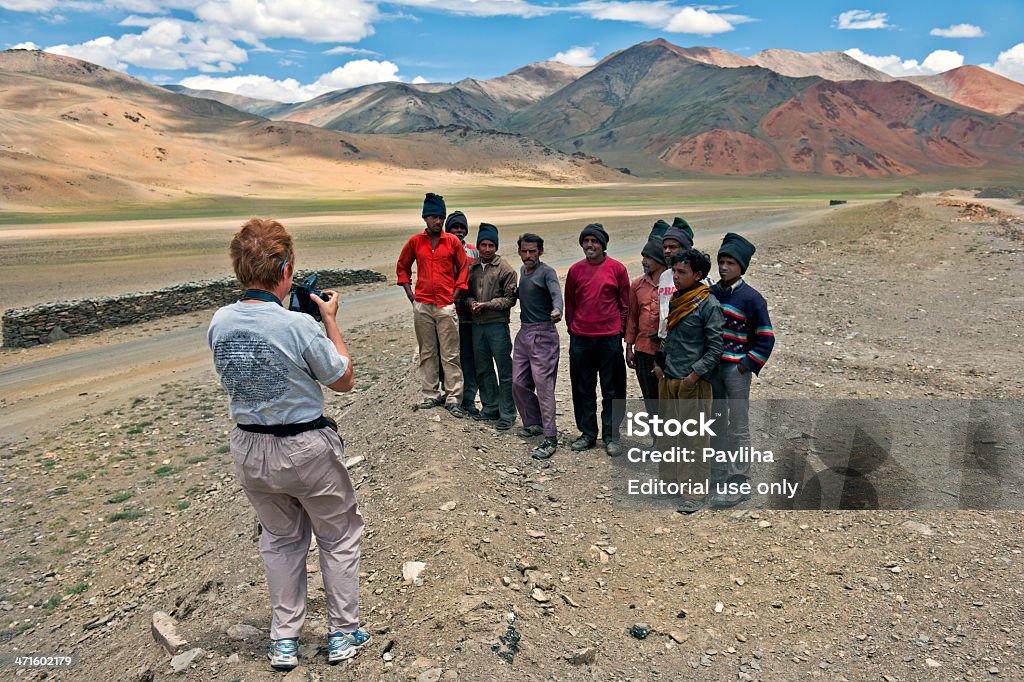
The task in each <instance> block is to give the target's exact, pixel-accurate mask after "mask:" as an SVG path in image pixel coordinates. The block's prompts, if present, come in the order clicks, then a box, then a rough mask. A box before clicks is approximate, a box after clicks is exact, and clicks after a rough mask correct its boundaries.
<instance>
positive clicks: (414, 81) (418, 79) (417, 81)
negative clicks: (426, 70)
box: [412, 76, 430, 85]
mask: <svg viewBox="0 0 1024 682" xmlns="http://www.w3.org/2000/svg"><path fill="white" fill-rule="evenodd" d="M429 82H430V81H428V80H427V79H426V78H424V77H423V76H416V77H415V78H413V79H412V84H413V85H423V84H424V83H429Z"/></svg>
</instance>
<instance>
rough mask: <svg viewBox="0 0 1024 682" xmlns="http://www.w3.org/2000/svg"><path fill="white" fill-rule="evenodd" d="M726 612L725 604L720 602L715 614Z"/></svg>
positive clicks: (716, 605)
mask: <svg viewBox="0 0 1024 682" xmlns="http://www.w3.org/2000/svg"><path fill="white" fill-rule="evenodd" d="M724 610H725V604H723V603H722V602H718V603H717V604H715V613H721V612H722V611H724Z"/></svg>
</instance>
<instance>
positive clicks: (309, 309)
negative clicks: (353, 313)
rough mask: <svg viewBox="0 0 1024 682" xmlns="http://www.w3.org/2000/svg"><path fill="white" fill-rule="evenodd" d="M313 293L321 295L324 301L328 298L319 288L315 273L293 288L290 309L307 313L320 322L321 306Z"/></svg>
mask: <svg viewBox="0 0 1024 682" xmlns="http://www.w3.org/2000/svg"><path fill="white" fill-rule="evenodd" d="M311 294H315V295H316V296H319V297H320V298H321V299H322V300H324V301H326V300H327V298H328V297H327V296H325V295H324V293H323V292H322V291H319V290H317V288H316V274H315V273H314V274H312V275H310V276H309V277H307V278H306V279H305V281H303V282H302V284H299V285H298V286H296V287H295V289H293V290H292V295H291V300H290V301H289V303H288V310H294V311H295V312H297V313H306V314H307V315H309V316H311V317H312V318H313V319H314V320H316V321H317V322H320V321H321V317H320V307H319V306H317V304H316V301H314V300H313V299H311V298H310V295H311Z"/></svg>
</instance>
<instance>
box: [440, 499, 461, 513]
mask: <svg viewBox="0 0 1024 682" xmlns="http://www.w3.org/2000/svg"><path fill="white" fill-rule="evenodd" d="M456 504H457V503H456V502H455V500H449V501H447V502H445V503H444V504H442V505H441V507H440V509H441V511H444V512H449V511H452V510H453V509H455V507H456Z"/></svg>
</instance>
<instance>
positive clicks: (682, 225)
mask: <svg viewBox="0 0 1024 682" xmlns="http://www.w3.org/2000/svg"><path fill="white" fill-rule="evenodd" d="M672 227H674V228H676V229H679V230H682V231H683V232H685V233H686V234H688V235H690V242H691V243H692V242H693V228H692V227H690V223H688V222H686V220H685V219H683V218H680V217H679V216H676V217H675V218H673V219H672Z"/></svg>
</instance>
